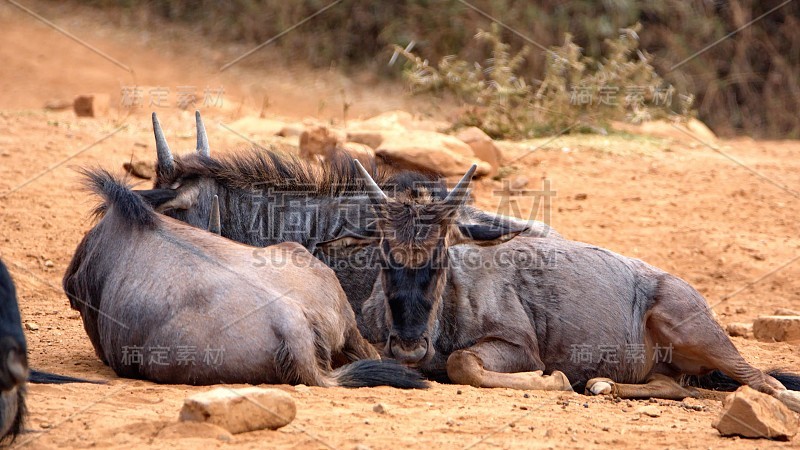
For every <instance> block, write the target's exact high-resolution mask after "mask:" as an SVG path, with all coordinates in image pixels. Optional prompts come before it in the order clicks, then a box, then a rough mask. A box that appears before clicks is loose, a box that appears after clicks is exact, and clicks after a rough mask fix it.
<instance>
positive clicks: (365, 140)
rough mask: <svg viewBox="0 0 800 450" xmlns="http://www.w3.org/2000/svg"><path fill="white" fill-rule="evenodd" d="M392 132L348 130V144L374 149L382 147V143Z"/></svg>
mask: <svg viewBox="0 0 800 450" xmlns="http://www.w3.org/2000/svg"><path fill="white" fill-rule="evenodd" d="M389 134H392V132H387V131H385V130H347V140H348V142H356V143H358V144H364V145H366V146H369V147H370V148H372V149H376V148H378V147H380V145H381V142H383V140H384V139H385V138H386V136H387V135H389Z"/></svg>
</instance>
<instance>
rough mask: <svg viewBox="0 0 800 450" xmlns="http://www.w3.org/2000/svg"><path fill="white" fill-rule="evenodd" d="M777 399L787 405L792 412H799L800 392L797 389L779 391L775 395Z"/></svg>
mask: <svg viewBox="0 0 800 450" xmlns="http://www.w3.org/2000/svg"><path fill="white" fill-rule="evenodd" d="M776 397H778V400H780V401H781V402H783V404H784V405H786V406H788V407H789V409H791V410H792V411H794V412H797V413H800V392H798V391H789V390H786V391H779V392H778V394H777V395H776Z"/></svg>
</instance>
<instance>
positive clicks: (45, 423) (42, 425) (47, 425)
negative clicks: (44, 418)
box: [39, 422, 53, 430]
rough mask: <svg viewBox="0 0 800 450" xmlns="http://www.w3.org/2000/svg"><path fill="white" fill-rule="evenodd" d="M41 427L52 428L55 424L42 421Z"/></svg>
mask: <svg viewBox="0 0 800 450" xmlns="http://www.w3.org/2000/svg"><path fill="white" fill-rule="evenodd" d="M39 427H40V428H43V429H45V430H46V429H48V428H52V427H53V425H52V424H51V423H50V422H42V423H40V424H39Z"/></svg>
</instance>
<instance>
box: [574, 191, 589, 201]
mask: <svg viewBox="0 0 800 450" xmlns="http://www.w3.org/2000/svg"><path fill="white" fill-rule="evenodd" d="M587 198H589V195H588V194H584V193H581V194H575V200H586V199H587Z"/></svg>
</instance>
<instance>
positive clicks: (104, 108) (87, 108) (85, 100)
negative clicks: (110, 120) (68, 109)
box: [72, 94, 111, 117]
mask: <svg viewBox="0 0 800 450" xmlns="http://www.w3.org/2000/svg"><path fill="white" fill-rule="evenodd" d="M110 99H111V98H110V97H109V95H108V94H86V95H79V96H77V97H75V100H73V102H72V109H73V110H74V111H75V115H76V116H78V117H102V116H105V115H107V114H108V105H109V103H110Z"/></svg>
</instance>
